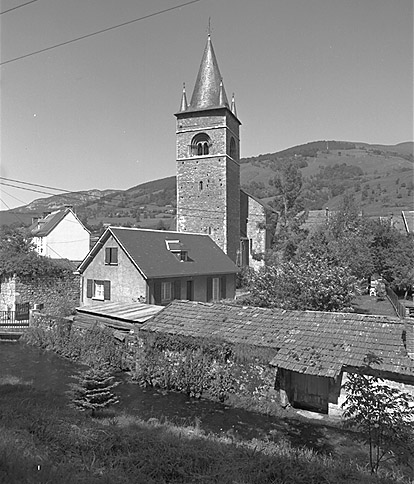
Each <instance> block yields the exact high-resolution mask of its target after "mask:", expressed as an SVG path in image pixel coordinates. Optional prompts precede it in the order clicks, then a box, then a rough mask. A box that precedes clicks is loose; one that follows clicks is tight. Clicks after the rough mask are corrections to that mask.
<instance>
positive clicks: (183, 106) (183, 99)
mask: <svg viewBox="0 0 414 484" xmlns="http://www.w3.org/2000/svg"><path fill="white" fill-rule="evenodd" d="M187 108H188V103H187V95H186V93H185V82H183V94H182V96H181V104H180V113H181V112H183V111H187Z"/></svg>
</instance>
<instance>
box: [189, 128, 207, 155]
mask: <svg viewBox="0 0 414 484" xmlns="http://www.w3.org/2000/svg"><path fill="white" fill-rule="evenodd" d="M210 146H211V140H210V137H209V136H208V135H207V134H206V133H198V134H196V135H195V136H194V138H193V139H192V141H191V153H192V155H193V156H204V155H208V154H209V153H210Z"/></svg>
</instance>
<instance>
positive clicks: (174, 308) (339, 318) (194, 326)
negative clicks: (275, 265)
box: [141, 301, 414, 377]
mask: <svg viewBox="0 0 414 484" xmlns="http://www.w3.org/2000/svg"><path fill="white" fill-rule="evenodd" d="M141 330H143V331H159V332H165V333H169V334H173V335H174V334H176V335H183V336H193V337H201V338H211V337H216V338H219V339H222V340H224V341H228V342H230V343H234V344H237V343H242V344H249V345H254V346H260V347H266V348H273V349H274V350H275V357H274V359H273V360H272V361H271V364H272V365H274V366H278V367H281V368H285V369H289V370H292V371H296V372H299V373H306V374H310V375H318V376H326V377H335V376H336V375H338V374H339V373H340V371H341V369H342V367H346V366H350V367H360V366H362V364H363V361H364V358H365V356H366V355H367V354H368V353H374V354H375V355H377V356H379V357H381V358H382V359H383V363H382V364H381V366H380V367H381V369H382V370H383V371H389V372H391V373H401V374H404V375H411V376H414V360H412V359H411V358H409V357H408V355H407V351H406V349H405V348H404V344H403V340H402V332H403V330H404V324H403V322H401V320H399V319H398V318H392V317H388V316H372V315H365V314H355V313H328V312H317V311H286V310H282V309H264V308H255V307H241V306H231V305H226V304H220V303H217V304H211V303H198V302H189V301H174V302H172V303H171V304H170V305H169V306H167V307H166V308H165V309H163V310H162V311H161V312H159V313H158V314H157V315H156V316H155V317H154V318H152V319H151V320H149V321H147V322H146V323H144V325H143V326H142V328H141Z"/></svg>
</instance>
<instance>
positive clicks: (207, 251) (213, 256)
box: [78, 227, 238, 279]
mask: <svg viewBox="0 0 414 484" xmlns="http://www.w3.org/2000/svg"><path fill="white" fill-rule="evenodd" d="M110 235H113V236H114V238H115V240H117V241H118V243H119V245H120V246H121V247H122V248H123V249H124V250H125V252H126V253H127V254H128V256H129V257H130V258H131V260H132V261H133V263H134V264H135V265H136V267H138V268H139V270H140V271H141V272H142V273H143V274H144V276H145V277H146V278H148V279H152V278H157V277H163V278H165V277H181V276H193V275H201V274H202V275H216V274H217V275H220V274H236V273H237V272H238V268H237V266H236V265H235V264H234V263H233V262H232V260H231V259H230V258H229V257H228V256H227V255H226V254H225V253H224V252H223V251H222V250H221V249H220V247H219V246H218V245H217V244H216V243H215V242H214V241H213V240H212V239H211V238H210V236H208V235H203V234H191V233H181V232H170V231H166V230H147V229H133V228H126V227H109V228H108V229H107V230H106V231H105V232H104V234H103V235H102V236H101V238H100V239H99V241H98V242H97V243H96V244H95V245H94V247H93V248H92V250H91V252H90V253H89V254H88V256H87V257H86V258H85V259H84V260H83V262H82V264H81V265H80V266H79V268H78V271H79V272H80V273H82V272H83V271H84V270H85V269H86V267H87V266H88V265H89V263H90V262H91V261H92V260H93V258H94V257H95V255H96V254H97V253H98V251H99V250H100V249H101V247H102V244H103V243H104V242H105V240H107V239H108V238H109V237H110ZM169 240H170V241H175V242H176V241H177V240H178V241H179V243H180V244H181V247H182V248H184V250H185V251H186V252H187V255H188V260H186V261H180V260H179V259H178V258H177V257H176V256H175V255H174V253H173V252H172V251H171V250H168V245H167V242H168V241H169Z"/></svg>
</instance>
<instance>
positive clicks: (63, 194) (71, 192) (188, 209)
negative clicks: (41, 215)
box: [0, 176, 224, 218]
mask: <svg viewBox="0 0 414 484" xmlns="http://www.w3.org/2000/svg"><path fill="white" fill-rule="evenodd" d="M2 180H7V181H13V182H15V183H21V184H24V185H29V186H34V187H40V188H47V189H48V190H56V191H61V192H64V193H50V192H45V191H43V190H36V189H33V188H26V187H19V186H17V185H12V184H9V183H5V182H4V181H2ZM0 185H6V186H10V187H13V188H19V189H20V190H26V191H29V192H37V193H43V194H45V195H51V196H53V197H56V196H59V195H61V196H63V197H66V198H68V199H72V200H75V201H77V202H79V201H80V200H79V199H78V198H77V197H75V196H74V195H73V193H74V192H73V191H70V190H66V189H64V188H55V187H51V186H48V185H39V184H37V183H29V182H25V181H21V180H16V179H13V178H6V177H4V176H0ZM66 193H67V194H68V195H65V194H66ZM69 194H72V196H71V195H69ZM119 195H121V196H122V193H120V194H119ZM88 196H89V197H91V198H96V201H97V202H98V201H101V202H103V203H105V204H106V205H107V206H110V207H114V208H121V207H119V206H118V205H115V204H114V202H111V201H109V200H105V197H106V196H110V195H105V196H103V197H100V196H99V195H93V194H91V195H88ZM114 196H118V194H114ZM189 211H192V212H197V213H199V214H203V213H209V214H210V213H211V214H219V215H223V213H224V211H223V210H219V209H218V210H205V209H201V208H195V207H185V208H181V209H180V214H181V215H186V216H188V217H199V216H200V215H197V214H188V213H185V212H189ZM183 212H184V213H183ZM177 215H178V209H177ZM210 218H214V217H210Z"/></svg>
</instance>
